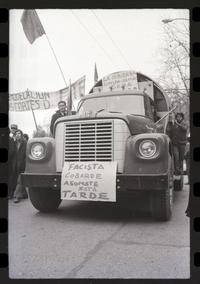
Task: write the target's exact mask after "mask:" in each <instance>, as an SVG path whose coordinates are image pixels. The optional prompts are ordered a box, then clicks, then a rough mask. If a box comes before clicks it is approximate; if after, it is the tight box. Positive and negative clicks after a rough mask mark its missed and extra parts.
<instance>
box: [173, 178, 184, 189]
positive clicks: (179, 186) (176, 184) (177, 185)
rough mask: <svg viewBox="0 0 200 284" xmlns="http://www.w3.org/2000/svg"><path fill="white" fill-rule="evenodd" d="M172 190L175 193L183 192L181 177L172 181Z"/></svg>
mask: <svg viewBox="0 0 200 284" xmlns="http://www.w3.org/2000/svg"><path fill="white" fill-rule="evenodd" d="M174 190H175V191H181V190H183V175H181V178H180V179H179V180H174Z"/></svg>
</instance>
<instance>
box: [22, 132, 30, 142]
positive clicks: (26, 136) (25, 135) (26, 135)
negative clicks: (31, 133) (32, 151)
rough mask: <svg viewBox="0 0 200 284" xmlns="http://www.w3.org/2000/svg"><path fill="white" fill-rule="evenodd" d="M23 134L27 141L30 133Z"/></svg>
mask: <svg viewBox="0 0 200 284" xmlns="http://www.w3.org/2000/svg"><path fill="white" fill-rule="evenodd" d="M23 136H24V139H25V140H26V141H28V139H29V137H28V134H26V133H24V135H23Z"/></svg>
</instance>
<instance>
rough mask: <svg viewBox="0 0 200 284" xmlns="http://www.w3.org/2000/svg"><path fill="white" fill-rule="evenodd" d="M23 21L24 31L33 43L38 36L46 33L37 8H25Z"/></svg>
mask: <svg viewBox="0 0 200 284" xmlns="http://www.w3.org/2000/svg"><path fill="white" fill-rule="evenodd" d="M21 23H22V26H23V30H24V33H25V35H26V37H27V39H28V41H29V42H30V43H31V44H32V43H33V42H34V41H35V40H36V39H37V38H38V37H40V36H42V35H43V34H45V30H44V28H43V26H42V24H41V22H40V19H39V17H38V14H37V13H36V11H35V10H24V12H23V14H22V17H21Z"/></svg>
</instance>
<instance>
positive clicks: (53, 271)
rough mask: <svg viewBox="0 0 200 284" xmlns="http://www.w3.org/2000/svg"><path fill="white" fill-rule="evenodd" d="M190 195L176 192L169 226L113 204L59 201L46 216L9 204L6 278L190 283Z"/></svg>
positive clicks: (25, 203)
mask: <svg viewBox="0 0 200 284" xmlns="http://www.w3.org/2000/svg"><path fill="white" fill-rule="evenodd" d="M185 181H186V177H185ZM188 195H189V186H188V185H184V189H183V191H181V192H175V200H174V208H173V216H172V219H171V220H170V221H168V222H158V221H155V220H154V219H153V218H152V217H151V216H149V214H143V215H137V214H136V215H134V214H132V213H131V211H130V210H129V209H128V208H126V206H117V204H113V203H96V202H76V201H63V202H62V203H61V206H60V208H59V210H58V211H57V212H54V213H51V214H49V213H48V214H44V213H39V212H38V211H37V210H36V209H34V208H33V207H32V205H31V203H30V201H29V200H23V201H21V202H20V203H18V204H14V203H13V202H12V201H9V275H10V278H106V279H107V278H124V279H128V278H133V279H134V278H168V279H169V278H173V279H174V278H189V277H190V243H189V239H190V237H189V218H187V217H186V216H185V209H186V206H187V202H188Z"/></svg>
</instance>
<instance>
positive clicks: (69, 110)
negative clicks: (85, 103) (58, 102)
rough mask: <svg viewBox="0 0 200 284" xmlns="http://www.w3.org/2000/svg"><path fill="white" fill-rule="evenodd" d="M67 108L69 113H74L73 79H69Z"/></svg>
mask: <svg viewBox="0 0 200 284" xmlns="http://www.w3.org/2000/svg"><path fill="white" fill-rule="evenodd" d="M67 109H68V114H69V115H70V114H72V86H71V80H70V81H69V93H68V98H67Z"/></svg>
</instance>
